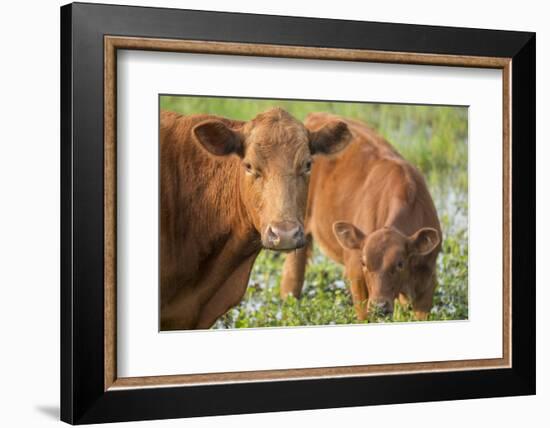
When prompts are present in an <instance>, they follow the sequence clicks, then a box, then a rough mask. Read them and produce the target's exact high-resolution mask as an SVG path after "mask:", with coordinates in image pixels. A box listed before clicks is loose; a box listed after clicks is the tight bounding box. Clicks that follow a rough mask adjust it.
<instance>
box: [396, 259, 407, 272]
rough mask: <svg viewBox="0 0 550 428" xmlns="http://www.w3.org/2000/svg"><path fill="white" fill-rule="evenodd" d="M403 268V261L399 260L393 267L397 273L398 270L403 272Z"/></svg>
mask: <svg viewBox="0 0 550 428" xmlns="http://www.w3.org/2000/svg"><path fill="white" fill-rule="evenodd" d="M404 267H405V263H404V262H403V260H399V261H398V262H397V263H396V265H395V268H396V269H397V270H398V271H399V270H403V268H404Z"/></svg>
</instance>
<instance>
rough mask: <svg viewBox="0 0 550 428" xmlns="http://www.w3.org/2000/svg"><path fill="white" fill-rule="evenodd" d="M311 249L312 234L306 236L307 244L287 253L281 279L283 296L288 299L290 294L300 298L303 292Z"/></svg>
mask: <svg viewBox="0 0 550 428" xmlns="http://www.w3.org/2000/svg"><path fill="white" fill-rule="evenodd" d="M310 251H311V236H308V237H306V245H305V247H303V248H300V249H298V250H294V251H292V252H291V253H289V254H287V256H286V259H285V263H284V266H283V276H282V279H281V291H280V293H281V298H282V299H286V298H287V297H288V296H289V295H290V294H292V295H293V296H294V297H296V298H299V297H300V295H301V294H302V287H303V285H304V276H305V272H306V264H307V259H308V257H309V253H310Z"/></svg>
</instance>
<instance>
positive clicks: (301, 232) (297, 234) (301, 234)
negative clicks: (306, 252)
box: [293, 227, 304, 240]
mask: <svg viewBox="0 0 550 428" xmlns="http://www.w3.org/2000/svg"><path fill="white" fill-rule="evenodd" d="M303 237H304V230H303V229H302V228H301V227H298V228H297V230H296V232H294V236H293V238H294V239H296V240H301V239H303Z"/></svg>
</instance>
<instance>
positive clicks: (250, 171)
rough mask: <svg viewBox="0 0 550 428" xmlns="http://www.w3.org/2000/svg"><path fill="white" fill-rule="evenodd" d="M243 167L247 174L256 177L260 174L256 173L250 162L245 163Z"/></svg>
mask: <svg viewBox="0 0 550 428" xmlns="http://www.w3.org/2000/svg"><path fill="white" fill-rule="evenodd" d="M243 167H244V170H245V171H246V173H247V174H249V175H254V176H257V175H258V173H257V172H256V171H254V168H253V167H252V164H251V163H250V162H244V163H243Z"/></svg>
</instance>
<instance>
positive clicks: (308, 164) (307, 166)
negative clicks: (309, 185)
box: [304, 160, 311, 174]
mask: <svg viewBox="0 0 550 428" xmlns="http://www.w3.org/2000/svg"><path fill="white" fill-rule="evenodd" d="M310 172H311V161H310V160H308V161H307V162H306V163H305V164H304V174H309V173H310Z"/></svg>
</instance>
